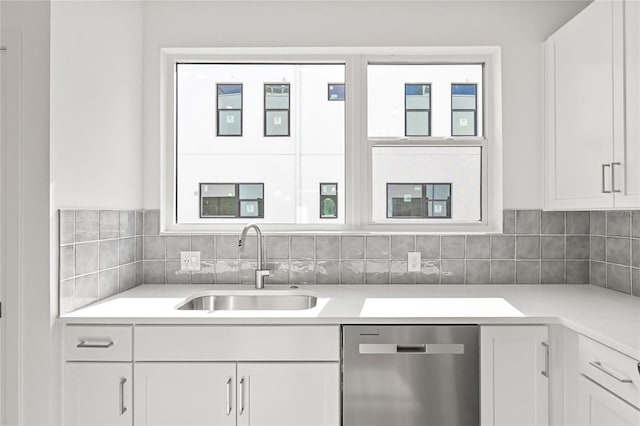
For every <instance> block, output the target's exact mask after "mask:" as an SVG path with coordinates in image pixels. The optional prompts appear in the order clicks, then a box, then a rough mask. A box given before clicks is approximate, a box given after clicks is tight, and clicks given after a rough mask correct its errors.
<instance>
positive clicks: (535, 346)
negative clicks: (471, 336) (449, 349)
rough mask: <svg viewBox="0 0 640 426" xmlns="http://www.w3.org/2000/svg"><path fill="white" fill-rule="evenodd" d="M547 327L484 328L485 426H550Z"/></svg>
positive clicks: (482, 391) (482, 392)
mask: <svg viewBox="0 0 640 426" xmlns="http://www.w3.org/2000/svg"><path fill="white" fill-rule="evenodd" d="M547 342H548V329H547V327H546V326H483V327H481V329H480V383H481V384H480V388H481V389H480V395H481V397H480V417H481V424H482V425H483V426H516V425H532V426H533V425H535V426H544V425H548V424H549V400H548V398H549V378H548V376H549V352H548V350H549V346H548V343H547Z"/></svg>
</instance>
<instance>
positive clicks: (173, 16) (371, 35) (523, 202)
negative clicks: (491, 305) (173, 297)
mask: <svg viewBox="0 0 640 426" xmlns="http://www.w3.org/2000/svg"><path fill="white" fill-rule="evenodd" d="M587 4H588V2H582V1H495V2H492V1H487V2H485V1H469V2H465V1H421V2H417V1H406V2H405V1H376V2H364V1H361V2H360V1H355V2H347V1H331V2H320V1H304V2H289V1H285V2H272V1H260V2H246V1H235V2H223V1H215V2H204V1H200V2H198V1H195V2H186V1H160V2H148V3H146V4H145V30H144V75H145V79H144V88H145V90H144V117H145V118H144V207H145V208H159V206H160V123H159V117H160V105H159V102H160V97H159V89H158V88H159V85H160V50H159V49H160V48H162V47H233V46H394V45H397V46H403V45H407V46H421V45H423V46H447V45H452V46H454V45H500V46H502V66H503V68H502V75H503V84H502V93H503V141H504V207H505V208H542V205H543V201H542V191H543V187H542V182H543V180H542V176H541V173H542V158H543V157H542V154H543V117H542V111H543V106H542V102H543V91H542V67H543V64H542V48H541V42H542V41H544V40H545V39H546V37H548V36H549V35H550V34H551V33H553V32H554V31H555V30H556V29H557V28H559V27H560V26H562V25H563V24H564V23H565V22H567V21H568V20H569V19H571V18H572V17H573V16H575V15H576V14H577V13H578V12H579V11H580V10H582V9H583V8H584V7H585V6H586V5H587ZM274 22H277V25H274Z"/></svg>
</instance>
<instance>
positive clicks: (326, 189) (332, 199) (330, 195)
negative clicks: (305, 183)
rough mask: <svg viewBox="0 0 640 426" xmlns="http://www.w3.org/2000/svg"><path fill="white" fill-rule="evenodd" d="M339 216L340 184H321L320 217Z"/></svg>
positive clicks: (333, 217) (332, 217)
mask: <svg viewBox="0 0 640 426" xmlns="http://www.w3.org/2000/svg"><path fill="white" fill-rule="evenodd" d="M336 217H338V184H337V183H321V184H320V219H335V218H336Z"/></svg>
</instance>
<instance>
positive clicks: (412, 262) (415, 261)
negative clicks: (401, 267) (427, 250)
mask: <svg viewBox="0 0 640 426" xmlns="http://www.w3.org/2000/svg"><path fill="white" fill-rule="evenodd" d="M407 263H408V270H409V272H420V252H419V251H410V252H409V254H408V259H407Z"/></svg>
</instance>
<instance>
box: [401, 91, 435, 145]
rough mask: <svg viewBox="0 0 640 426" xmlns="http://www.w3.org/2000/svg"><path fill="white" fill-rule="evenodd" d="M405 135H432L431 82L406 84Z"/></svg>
mask: <svg viewBox="0 0 640 426" xmlns="http://www.w3.org/2000/svg"><path fill="white" fill-rule="evenodd" d="M404 135H405V136H430V135H431V84H426V83H425V84H414V83H406V84H405V85H404Z"/></svg>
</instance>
